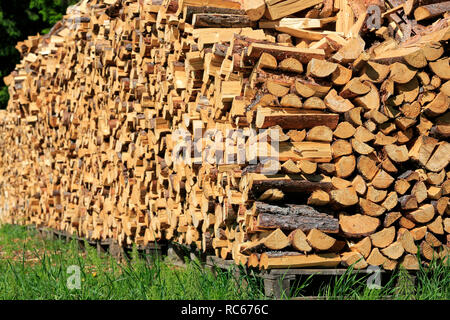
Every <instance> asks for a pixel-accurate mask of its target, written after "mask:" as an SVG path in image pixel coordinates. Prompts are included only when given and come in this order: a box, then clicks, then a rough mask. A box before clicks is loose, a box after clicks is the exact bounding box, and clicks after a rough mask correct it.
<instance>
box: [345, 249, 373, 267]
mask: <svg viewBox="0 0 450 320" xmlns="http://www.w3.org/2000/svg"><path fill="white" fill-rule="evenodd" d="M341 260H342V264H343V265H344V266H346V267H350V266H352V267H353V269H355V270H358V269H364V268H367V262H366V260H365V259H364V257H363V256H362V255H361V254H360V253H359V252H344V253H343V254H342V255H341Z"/></svg>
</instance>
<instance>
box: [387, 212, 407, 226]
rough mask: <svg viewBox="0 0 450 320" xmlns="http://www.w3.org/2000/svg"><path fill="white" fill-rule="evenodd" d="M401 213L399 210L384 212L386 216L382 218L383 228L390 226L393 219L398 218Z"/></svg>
mask: <svg viewBox="0 0 450 320" xmlns="http://www.w3.org/2000/svg"><path fill="white" fill-rule="evenodd" d="M401 216H402V214H401V213H400V212H389V213H387V214H386V217H385V218H384V223H383V226H384V227H385V228H388V227H390V226H391V225H392V224H393V223H394V222H395V221H397V220H398V219H400V218H401Z"/></svg>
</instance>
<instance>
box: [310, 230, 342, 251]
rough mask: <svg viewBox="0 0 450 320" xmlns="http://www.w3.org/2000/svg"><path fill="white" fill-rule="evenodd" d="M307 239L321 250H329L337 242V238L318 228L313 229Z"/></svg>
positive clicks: (311, 244) (313, 246) (315, 247)
mask: <svg viewBox="0 0 450 320" xmlns="http://www.w3.org/2000/svg"><path fill="white" fill-rule="evenodd" d="M306 240H307V241H308V243H309V245H310V246H311V247H312V248H314V249H316V250H319V251H326V250H329V249H330V248H331V247H332V246H333V245H334V244H335V243H336V239H334V238H332V237H330V236H329V235H327V234H325V233H323V232H321V231H320V230H317V229H312V230H311V231H310V232H309V233H308V236H307V237H306Z"/></svg>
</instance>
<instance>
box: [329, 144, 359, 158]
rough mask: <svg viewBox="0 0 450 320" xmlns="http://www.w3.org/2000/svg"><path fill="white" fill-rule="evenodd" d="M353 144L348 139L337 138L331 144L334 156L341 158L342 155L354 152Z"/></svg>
mask: <svg viewBox="0 0 450 320" xmlns="http://www.w3.org/2000/svg"><path fill="white" fill-rule="evenodd" d="M352 151H353V149H352V145H351V144H350V143H349V142H348V141H346V140H342V139H339V140H336V141H334V142H333V144H332V145H331V152H332V154H333V158H339V157H341V156H348V155H351V154H352ZM355 164H356V163H355Z"/></svg>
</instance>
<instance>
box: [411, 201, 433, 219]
mask: <svg viewBox="0 0 450 320" xmlns="http://www.w3.org/2000/svg"><path fill="white" fill-rule="evenodd" d="M434 214H435V212H434V207H433V205H431V204H424V205H422V206H420V208H419V209H417V210H415V211H412V212H410V213H409V214H408V215H407V217H408V218H410V219H411V220H413V221H415V222H417V223H427V222H429V221H431V219H433V217H434Z"/></svg>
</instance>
